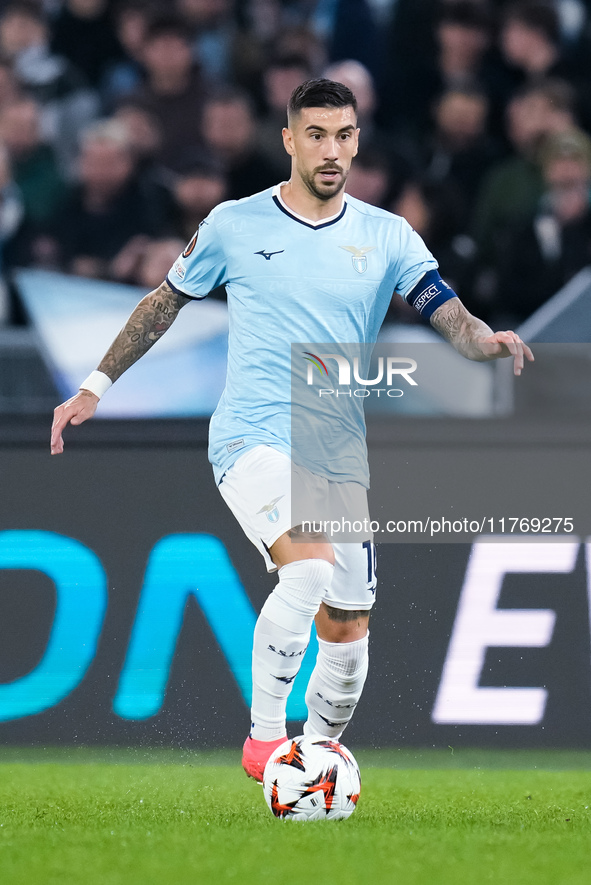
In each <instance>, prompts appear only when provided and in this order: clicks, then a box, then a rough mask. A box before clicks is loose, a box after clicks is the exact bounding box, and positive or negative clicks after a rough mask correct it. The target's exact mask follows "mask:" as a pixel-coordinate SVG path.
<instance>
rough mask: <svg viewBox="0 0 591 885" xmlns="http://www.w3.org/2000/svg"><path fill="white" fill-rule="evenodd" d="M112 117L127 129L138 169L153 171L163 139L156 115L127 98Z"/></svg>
mask: <svg viewBox="0 0 591 885" xmlns="http://www.w3.org/2000/svg"><path fill="white" fill-rule="evenodd" d="M112 119H113V120H119V121H120V122H121V123H123V125H124V126H125V128H126V129H127V137H128V141H129V144H130V145H131V148H132V150H133V152H134V154H135V158H136V162H137V168H138V170H139V171H140V172H144V171H146V172H150V173H152V172H154V169H155V167H157V165H158V163H157V160H158V157H159V156H160V152H161V149H162V139H163V132H162V126H161V125H160V122H159V120H157V118H156V116H155V115H154V114H153V113H152V112H151V111H149V110H147V109H146V108H145V107H143V105H142V104H141V103H140V102H137V101H134V100H133V99H128V100H127V101H123V102H121V103H120V104H119V105H118V107H117V110H116V111H115V113H114V114H113V116H112Z"/></svg>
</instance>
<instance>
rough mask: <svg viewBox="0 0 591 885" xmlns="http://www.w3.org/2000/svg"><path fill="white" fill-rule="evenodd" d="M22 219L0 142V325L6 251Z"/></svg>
mask: <svg viewBox="0 0 591 885" xmlns="http://www.w3.org/2000/svg"><path fill="white" fill-rule="evenodd" d="M23 219H24V206H23V201H22V197H21V194H20V191H19V189H18V187H17V185H16V184H15V183H14V180H13V178H12V174H11V168H10V157H9V155H8V151H7V150H6V149H5V148H4V147H3V146H2V145H1V144H0V326H2V325H4V324H5V323H7V322H8V320H9V319H10V298H9V292H8V287H7V285H6V281H5V278H4V271H5V270H6V265H7V264H8V263H10V257H9V255H7V252H8V253H10V249H11V246H12V245H13V244H14V242H15V240H16V239H17V237H18V234H19V230H20V228H21V225H22V223H23ZM7 259H8V260H7Z"/></svg>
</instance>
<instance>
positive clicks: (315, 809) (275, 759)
mask: <svg viewBox="0 0 591 885" xmlns="http://www.w3.org/2000/svg"><path fill="white" fill-rule="evenodd" d="M263 789H264V792H265V799H266V801H267V805H268V806H269V808H270V809H271V811H272V812H273V814H274V815H275V817H278V818H281V819H282V820H296V821H306V820H343V819H344V818H346V817H350V816H351V815H352V814H353V812H354V811H355V806H356V804H357V800H358V799H359V793H360V792H361V777H360V774H359V766H358V765H357V762H356V761H355V758H354V756H353V754H352V753H351V752H350V751H349V750H348V749H347V748H346V747H345V746H343V744H341V743H339V742H338V741H334V740H329V739H328V738H321V737H320V738H314V737H306V736H305V735H300V736H299V737H295V738H291V739H290V740H287V741H285V743H284V744H281V746H279V747H278V748H277V749H276V750H275V751H274V752H273V754H272V756H271V758H270V759H269V761H268V762H267V764H266V766H265V773H264V777H263Z"/></svg>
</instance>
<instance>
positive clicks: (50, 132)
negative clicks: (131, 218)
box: [0, 3, 99, 176]
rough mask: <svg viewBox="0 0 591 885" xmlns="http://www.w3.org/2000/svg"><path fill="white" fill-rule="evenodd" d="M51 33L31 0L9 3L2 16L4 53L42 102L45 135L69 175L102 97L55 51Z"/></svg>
mask: <svg viewBox="0 0 591 885" xmlns="http://www.w3.org/2000/svg"><path fill="white" fill-rule="evenodd" d="M49 36H50V35H49V28H48V25H47V23H46V21H45V19H44V18H43V16H42V14H41V12H39V10H38V9H37V8H35V6H32V5H30V4H27V3H10V4H9V5H8V6H7V7H6V8H5V9H4V11H3V13H2V16H1V17H0V55H2V56H4V58H7V59H10V60H11V61H12V64H13V70H14V73H15V75H16V77H17V80H18V82H19V84H20V85H21V86H22V87H23V88H24V89H25V90H26V91H27V92H28V93H29V94H30V95H32V96H33V97H34V98H36V99H37V101H39V102H40V104H41V107H42V119H41V128H42V133H43V137H44V139H45V140H46V141H49V142H50V143H51V144H52V146H53V147H54V149H55V152H56V157H57V161H58V165H59V167H60V171H61V172H62V174H63V175H64V176H68V175H69V174H71V169H72V165H73V161H74V158H75V156H76V151H77V142H78V135H79V132H80V130H81V129H82V128H84V127H85V126H87V125H88V124H89V122H91V121H92V120H93V119H94V118H95V117H96V115H97V113H98V106H99V102H98V96H97V94H96V93H95V92H94V91H92V90H91V89H88V88H87V85H86V82H85V79H84V77H83V75H82V73H81V72H80V71H79V70H78V69H77V68H75V67H74V65H72V64H71V63H70V62H69V61H68V59H66V58H64V57H63V56H60V55H55V54H53V53H52V52H51V50H50V45H49Z"/></svg>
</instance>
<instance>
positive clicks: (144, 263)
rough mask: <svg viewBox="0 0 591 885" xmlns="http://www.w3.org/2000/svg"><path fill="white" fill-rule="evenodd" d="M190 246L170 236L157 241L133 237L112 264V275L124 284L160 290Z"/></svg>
mask: <svg viewBox="0 0 591 885" xmlns="http://www.w3.org/2000/svg"><path fill="white" fill-rule="evenodd" d="M186 244H187V241H186V240H180V239H175V238H174V237H170V238H167V239H162V240H153V239H150V237H147V236H142V235H138V236H137V237H133V238H132V239H131V240H130V241H129V243H127V245H126V246H125V247H124V248H123V249H122V250H121V252H120V253H119V254H118V255H117V257H116V258H115V260H114V261H113V262H112V264H111V276H112V278H113V279H115V280H117V281H118V282H120V283H129V284H130V285H132V286H141V287H142V288H143V289H146V291H150V290H153V289H157V288H158V286H160V285H161V284H162V280H163V279H164V278H165V277H166V274H167V273H168V271H169V270H170V268H171V267H172V265H173V264H174V262H175V261H176V259H177V258H178V257H179V255H180V253H181V252H182V251H183V249H184V248H185V246H186Z"/></svg>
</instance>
